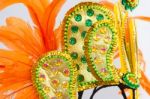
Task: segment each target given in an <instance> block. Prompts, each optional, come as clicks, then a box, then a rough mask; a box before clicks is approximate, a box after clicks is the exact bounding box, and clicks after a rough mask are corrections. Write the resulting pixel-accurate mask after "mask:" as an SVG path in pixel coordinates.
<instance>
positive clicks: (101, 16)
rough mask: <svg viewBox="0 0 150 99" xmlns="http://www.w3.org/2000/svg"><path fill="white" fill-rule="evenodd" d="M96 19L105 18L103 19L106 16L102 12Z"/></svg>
mask: <svg viewBox="0 0 150 99" xmlns="http://www.w3.org/2000/svg"><path fill="white" fill-rule="evenodd" d="M96 19H97V20H98V21H100V20H103V19H104V16H103V15H102V14H99V15H97V16H96Z"/></svg>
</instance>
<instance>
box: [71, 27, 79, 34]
mask: <svg viewBox="0 0 150 99" xmlns="http://www.w3.org/2000/svg"><path fill="white" fill-rule="evenodd" d="M78 30H79V28H78V27H77V26H72V27H71V31H72V32H73V33H77V32H78Z"/></svg>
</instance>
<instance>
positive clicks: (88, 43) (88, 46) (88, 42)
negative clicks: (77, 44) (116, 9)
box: [85, 20, 117, 81]
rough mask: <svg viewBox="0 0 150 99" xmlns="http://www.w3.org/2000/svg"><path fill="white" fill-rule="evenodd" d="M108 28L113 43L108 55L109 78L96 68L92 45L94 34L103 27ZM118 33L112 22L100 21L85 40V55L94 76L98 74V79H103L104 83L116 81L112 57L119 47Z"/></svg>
mask: <svg viewBox="0 0 150 99" xmlns="http://www.w3.org/2000/svg"><path fill="white" fill-rule="evenodd" d="M104 26H106V27H108V28H109V29H110V30H111V32H112V41H111V44H110V46H109V49H108V51H107V54H106V69H107V70H108V71H109V76H108V77H106V76H105V75H102V74H101V73H100V72H99V71H98V70H97V68H96V65H95V64H94V61H93V60H92V56H91V53H92V48H91V45H92V44H93V40H92V39H93V35H94V33H95V32H96V31H97V29H99V28H101V27H104ZM116 35H117V34H116V31H115V28H114V26H113V24H112V23H111V21H108V20H104V21H99V22H97V23H96V24H95V25H94V27H93V28H92V29H91V30H90V31H89V32H88V34H87V36H86V39H85V55H86V57H87V60H88V65H89V66H90V67H91V66H92V68H91V69H92V70H94V72H95V73H94V74H96V75H97V76H98V77H97V78H99V77H100V78H101V79H102V80H103V81H112V80H114V77H113V76H114V75H113V74H114V73H113V71H114V69H113V68H114V67H113V65H112V59H113V58H112V57H113V53H114V48H115V47H116V46H117V42H116V41H117V37H116Z"/></svg>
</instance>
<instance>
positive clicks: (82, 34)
mask: <svg viewBox="0 0 150 99" xmlns="http://www.w3.org/2000/svg"><path fill="white" fill-rule="evenodd" d="M85 36H86V31H83V32H82V33H81V37H82V38H83V39H84V38H85Z"/></svg>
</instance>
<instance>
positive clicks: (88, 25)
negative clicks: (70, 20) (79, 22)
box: [85, 19, 92, 27]
mask: <svg viewBox="0 0 150 99" xmlns="http://www.w3.org/2000/svg"><path fill="white" fill-rule="evenodd" d="M85 25H86V26H87V27H90V26H92V21H91V20H90V19H87V20H86V21H85Z"/></svg>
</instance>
